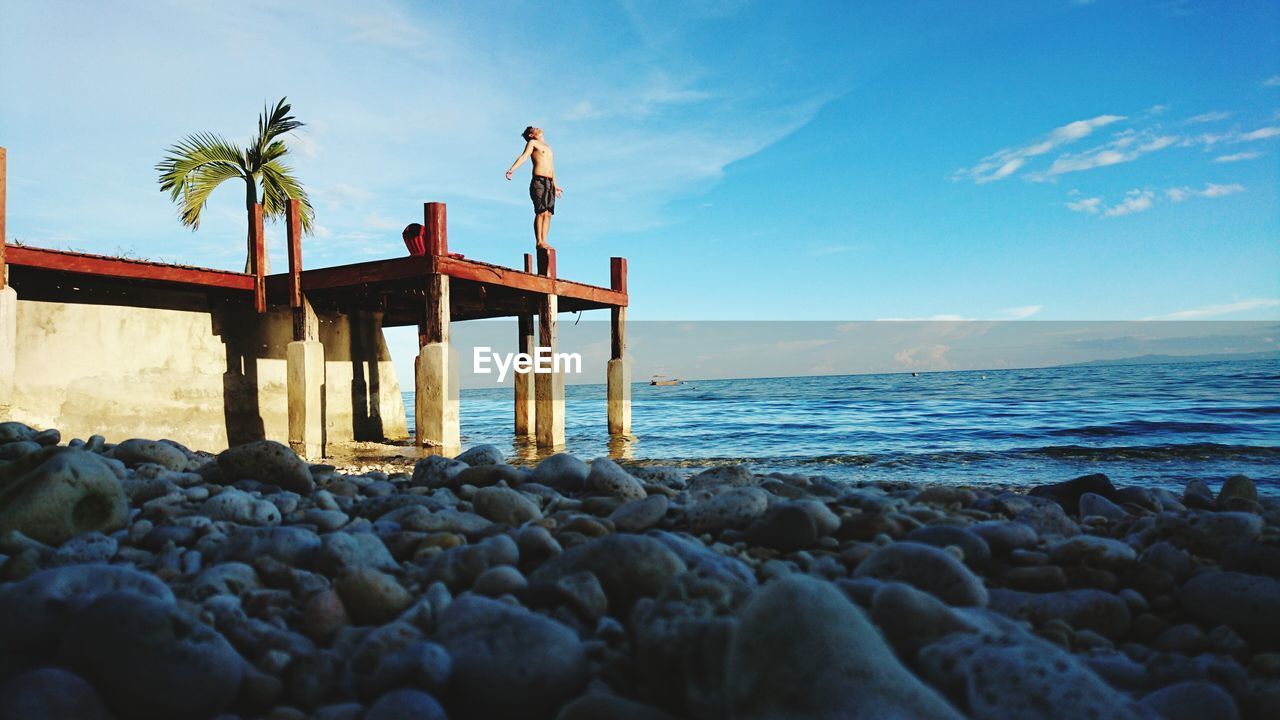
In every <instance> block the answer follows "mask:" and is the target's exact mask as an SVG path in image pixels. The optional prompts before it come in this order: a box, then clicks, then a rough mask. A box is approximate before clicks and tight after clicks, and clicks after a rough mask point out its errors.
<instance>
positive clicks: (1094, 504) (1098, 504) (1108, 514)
mask: <svg viewBox="0 0 1280 720" xmlns="http://www.w3.org/2000/svg"><path fill="white" fill-rule="evenodd" d="M1090 515H1096V516H1098V517H1104V518H1106V519H1108V520H1126V519H1128V517H1129V513H1128V512H1126V511H1125V509H1124V508H1122V507H1120V506H1119V505H1117V504H1115V503H1113V502H1111V501H1110V500H1108V499H1106V498H1105V497H1103V496H1101V495H1099V494H1097V493H1091V492H1087V493H1085V494H1083V495H1081V496H1080V517H1087V516H1090Z"/></svg>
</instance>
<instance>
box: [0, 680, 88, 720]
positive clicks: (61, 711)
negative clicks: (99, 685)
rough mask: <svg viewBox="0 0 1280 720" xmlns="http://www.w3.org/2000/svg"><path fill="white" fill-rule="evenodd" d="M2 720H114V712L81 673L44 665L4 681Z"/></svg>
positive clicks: (0, 693) (0, 697) (0, 690)
mask: <svg viewBox="0 0 1280 720" xmlns="http://www.w3.org/2000/svg"><path fill="white" fill-rule="evenodd" d="M0 720H111V712H110V711H109V710H107V707H106V706H105V705H103V704H102V698H100V697H98V692H97V691H96V690H94V689H93V686H92V685H90V684H89V683H87V682H85V681H84V679H82V678H81V677H80V676H78V675H75V674H73V673H69V672H67V671H66V670H61V669H59V668H40V669H38V670H30V671H28V672H24V673H22V674H20V675H14V676H12V677H10V678H9V679H8V680H6V681H5V682H4V684H3V685H0Z"/></svg>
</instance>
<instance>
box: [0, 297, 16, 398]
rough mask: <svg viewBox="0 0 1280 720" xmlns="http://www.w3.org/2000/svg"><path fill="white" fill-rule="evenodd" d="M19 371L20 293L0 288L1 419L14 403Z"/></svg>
mask: <svg viewBox="0 0 1280 720" xmlns="http://www.w3.org/2000/svg"><path fill="white" fill-rule="evenodd" d="M17 369H18V293H17V292H15V291H14V289H13V288H12V287H0V413H3V414H0V417H4V418H5V419H12V418H8V417H6V415H7V414H8V411H9V408H10V406H11V405H12V403H13V383H14V374H15V373H16V372H17Z"/></svg>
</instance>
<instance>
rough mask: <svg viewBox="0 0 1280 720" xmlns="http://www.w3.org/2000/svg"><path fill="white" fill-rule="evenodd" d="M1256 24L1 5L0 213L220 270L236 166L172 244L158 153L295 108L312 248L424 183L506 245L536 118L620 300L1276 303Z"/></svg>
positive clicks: (745, 10) (1252, 308)
mask: <svg viewBox="0 0 1280 720" xmlns="http://www.w3.org/2000/svg"><path fill="white" fill-rule="evenodd" d="M1277 38H1280V5H1277V4H1276V3H1275V2H1232V3H1220V2H1195V1H1194V0H1186V1H1184V2H1178V1H1176V0H1175V1H1170V0H1150V1H1144V0H1132V1H1128V2H1122V1H1120V0H1096V1H1094V2H1073V1H1072V0H1040V1H1037V2H1022V1H1011V2H985V3H963V4H962V3H954V2H943V1H939V2H901V1H899V2H864V3H755V2H736V1H733V0H721V1H712V0H708V1H704V2H688V1H685V2H671V3H638V2H637V3H631V2H621V3H611V2H557V3H516V2H513V3H501V4H497V3H472V2H467V3H408V2H394V1H391V0H372V1H370V2H364V3H360V4H359V5H358V6H357V5H355V4H351V3H326V2H306V3H301V2H300V3H288V2H270V3H252V2H250V3H237V2H225V3H177V2H174V3H167V2H146V3H140V2H128V1H122V2H113V3H109V4H108V3H102V4H88V3H71V2H58V1H47V0H42V1H40V2H29V1H25V0H18V1H16V2H6V3H5V4H4V6H3V9H0V144H3V145H5V146H7V147H8V148H9V220H8V233H9V236H10V237H11V238H13V239H17V240H20V241H23V242H27V243H29V244H35V245H44V246H52V247H70V248H75V249H78V250H84V251H89V252H104V253H117V252H127V253H131V254H134V255H137V256H143V257H151V258H157V259H166V260H174V261H182V262H188V263H194V264H203V265H209V266H214V267H224V268H232V269H237V268H239V267H241V266H242V264H243V242H242V238H243V234H244V213H243V210H242V205H241V202H242V200H241V198H242V195H241V188H239V187H234V186H229V187H228V188H226V189H223V190H220V191H219V192H218V193H216V194H215V195H214V196H213V200H212V201H211V203H210V205H209V207H208V209H207V210H206V221H205V224H204V225H203V226H202V227H201V229H200V230H199V231H198V232H195V233H192V232H190V231H188V230H186V229H183V228H182V227H180V226H179V224H178V222H177V218H176V211H175V209H174V208H173V207H172V205H171V204H170V203H169V201H168V198H167V196H165V195H164V194H162V193H161V192H159V190H158V186H157V185H156V182H155V172H154V170H153V169H152V168H153V166H154V164H155V163H156V162H157V161H158V160H159V159H160V158H161V156H162V154H163V151H164V149H165V148H166V147H167V146H168V145H170V144H171V143H173V142H175V141H177V140H179V139H180V138H181V137H183V136H184V135H186V134H188V133H191V132H195V131H214V132H218V133H222V134H225V135H227V136H228V137H230V138H232V139H235V140H240V141H243V140H245V139H247V138H248V136H249V135H250V134H251V133H252V130H253V127H254V122H255V119H256V115H257V113H258V112H259V111H260V110H261V108H262V105H263V104H264V102H265V101H271V100H275V99H276V98H278V97H280V96H281V95H288V96H289V98H290V100H291V101H292V102H293V104H294V108H295V112H296V114H297V116H298V117H299V118H300V119H301V120H303V121H305V122H307V123H308V126H307V127H306V128H305V129H304V130H302V131H300V132H299V133H297V137H296V138H294V139H293V140H292V141H291V144H292V146H293V148H294V162H295V164H296V166H297V171H298V174H299V175H300V176H301V178H302V179H303V181H304V182H305V183H306V185H307V186H308V187H309V188H310V191H311V192H312V195H313V198H314V200H315V204H316V208H317V219H318V223H319V225H320V227H321V229H320V231H319V232H318V234H317V235H316V236H315V237H314V238H311V239H309V240H308V243H307V245H306V256H307V261H308V265H311V266H316V265H326V264H337V263H342V262H350V261H356V260H363V259H372V258H377V257H386V256H393V255H398V254H401V253H402V252H403V245H402V244H401V242H400V239H399V230H400V228H402V227H403V226H404V225H405V224H407V223H409V222H413V221H415V220H418V219H420V213H421V203H422V202H423V201H425V200H443V201H445V202H447V203H449V218H450V222H451V225H450V234H451V238H450V244H451V249H454V250H456V251H461V252H463V253H466V254H467V255H468V256H470V257H475V258H479V259H483V260H488V261H493V262H501V263H504V264H508V265H518V264H519V262H520V255H521V253H524V252H527V251H528V250H529V248H530V246H531V238H530V237H529V235H530V233H531V228H530V216H531V211H530V208H529V202H528V196H527V192H526V184H527V175H525V173H526V172H527V170H522V172H521V174H520V176H518V177H517V181H516V182H510V183H508V182H507V181H506V180H505V179H503V176H502V173H503V171H505V169H506V167H507V166H508V164H509V163H510V162H511V160H512V159H513V158H514V157H515V155H516V154H517V153H518V152H519V150H520V148H521V141H520V139H519V138H518V133H519V132H520V130H521V129H523V128H524V126H525V125H527V124H535V125H540V126H542V127H544V128H545V129H546V132H547V139H548V141H549V142H550V143H551V144H552V145H553V146H554V147H555V149H556V153H557V155H556V162H557V170H558V173H559V175H560V182H561V185H563V186H564V187H565V189H566V194H565V196H564V198H563V199H562V200H561V202H560V205H559V207H558V214H557V215H556V218H555V221H554V223H553V226H552V235H551V240H552V242H553V244H555V245H556V246H557V247H558V248H559V249H560V266H561V274H562V275H564V276H566V277H572V278H575V279H582V280H586V281H592V282H597V283H600V284H606V283H607V278H608V256H610V255H625V256H627V257H628V258H629V259H630V267H631V291H632V298H633V310H632V317H634V318H637V319H645V320H731V319H738V320H788V319H792V320H799V319H804V320H814V319H817V320H863V319H878V318H977V319H1016V318H1033V319H1051V320H1136V319H1146V318H1185V319H1218V318H1220V319H1254V320H1257V319H1276V318H1280V241H1278V240H1280V163H1277V161H1276V159H1277V157H1278V156H1280V46H1278V40H1277ZM526 167H527V166H526ZM281 233H282V229H281V228H269V229H268V235H269V238H270V239H271V240H272V247H273V251H274V253H275V254H274V262H275V263H277V267H278V266H279V264H280V263H283V255H282V254H281V252H280V250H281V248H280V243H279V238H280V235H281ZM402 341H404V339H403V338H399V336H395V342H402Z"/></svg>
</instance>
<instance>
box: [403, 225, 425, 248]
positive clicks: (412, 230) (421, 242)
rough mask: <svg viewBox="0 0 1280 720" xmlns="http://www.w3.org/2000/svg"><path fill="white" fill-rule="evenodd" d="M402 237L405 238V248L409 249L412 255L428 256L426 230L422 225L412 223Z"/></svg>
mask: <svg viewBox="0 0 1280 720" xmlns="http://www.w3.org/2000/svg"><path fill="white" fill-rule="evenodd" d="M401 237H403V238H404V246H405V247H406V248H408V249H409V254H410V255H426V254H427V233H426V228H424V227H422V225H421V224H420V223H411V224H409V225H408V226H406V227H405V229H404V232H403V233H402V234H401Z"/></svg>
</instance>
